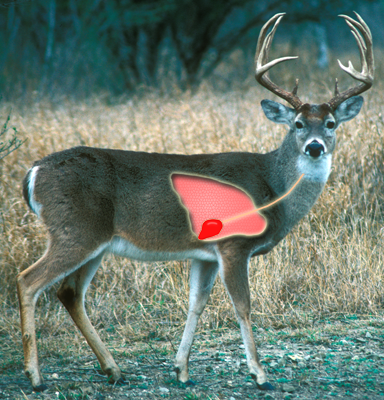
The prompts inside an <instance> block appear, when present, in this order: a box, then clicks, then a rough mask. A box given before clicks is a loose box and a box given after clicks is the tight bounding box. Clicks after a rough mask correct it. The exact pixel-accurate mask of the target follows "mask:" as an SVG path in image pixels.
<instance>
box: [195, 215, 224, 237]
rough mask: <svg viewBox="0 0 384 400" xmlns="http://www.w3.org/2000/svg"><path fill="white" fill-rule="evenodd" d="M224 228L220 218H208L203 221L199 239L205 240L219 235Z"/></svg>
mask: <svg viewBox="0 0 384 400" xmlns="http://www.w3.org/2000/svg"><path fill="white" fill-rule="evenodd" d="M222 229H223V223H222V222H221V221H220V220H218V219H208V220H207V221H205V222H204V223H203V226H202V227H201V232H200V235H199V239H200V240H203V239H207V238H210V237H212V236H215V235H218V234H219V233H220V231H221V230H222Z"/></svg>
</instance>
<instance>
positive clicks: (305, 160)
mask: <svg viewBox="0 0 384 400" xmlns="http://www.w3.org/2000/svg"><path fill="white" fill-rule="evenodd" d="M331 165H332V155H331V154H326V155H324V156H321V157H319V159H313V158H311V157H308V156H304V155H300V156H299V158H298V160H297V165H296V166H297V169H298V171H299V173H300V174H305V178H306V179H309V180H311V181H315V182H323V183H325V182H326V181H327V179H328V177H329V174H330V172H331Z"/></svg>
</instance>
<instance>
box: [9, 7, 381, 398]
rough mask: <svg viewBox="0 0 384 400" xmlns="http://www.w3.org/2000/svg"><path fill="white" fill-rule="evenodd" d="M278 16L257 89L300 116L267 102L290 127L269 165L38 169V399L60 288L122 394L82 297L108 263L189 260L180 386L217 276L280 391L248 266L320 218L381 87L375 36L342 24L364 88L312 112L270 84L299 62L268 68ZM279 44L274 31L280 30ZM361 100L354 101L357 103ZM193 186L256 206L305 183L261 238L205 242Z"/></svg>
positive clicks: (237, 160)
mask: <svg viewBox="0 0 384 400" xmlns="http://www.w3.org/2000/svg"><path fill="white" fill-rule="evenodd" d="M283 15H284V14H276V15H275V16H274V17H273V18H271V19H270V20H269V21H268V22H267V23H266V24H265V25H264V26H263V28H262V30H261V32H260V37H259V39H258V43H257V49H256V57H255V60H256V80H257V81H258V82H259V83H260V84H261V85H263V86H264V87H265V88H267V89H268V90H270V91H271V92H273V93H275V94H276V95H277V96H279V97H281V98H283V99H284V100H286V101H287V102H288V103H290V104H291V105H292V106H293V108H290V107H286V106H285V105H282V104H280V103H276V102H274V101H270V100H263V101H262V103H261V105H262V108H263V110H264V113H265V115H266V116H267V118H269V119H270V120H272V121H274V122H276V123H279V124H287V125H288V127H289V131H288V133H287V135H286V137H285V139H284V140H283V143H282V144H281V146H280V147H279V148H278V149H276V150H274V151H272V152H270V153H267V154H252V153H220V154H199V155H175V154H157V153H143V152H132V151H119V150H108V149H97V148H89V147H75V148H73V149H69V150H65V151H61V152H58V153H54V154H51V155H49V156H47V157H45V158H43V159H42V160H40V161H37V162H36V163H35V164H34V166H33V167H32V168H31V169H30V170H29V172H28V174H27V176H26V177H25V179H24V182H23V185H24V197H25V199H26V201H27V203H28V205H29V207H30V208H31V209H32V210H33V211H34V212H35V213H36V214H37V215H38V216H39V217H40V218H41V219H42V220H43V221H44V223H45V224H46V226H47V228H48V236H49V242H48V248H47V251H46V253H45V254H44V255H43V256H42V257H41V258H40V259H39V260H38V261H37V262H36V263H35V264H33V265H31V266H30V267H29V268H27V269H25V270H24V271H22V272H21V273H20V274H19V275H18V276H17V290H18V296H19V302H20V315H21V331H22V341H23V348H24V357H25V373H26V375H27V376H28V377H29V379H30V380H31V383H32V386H33V389H34V390H35V391H42V390H44V389H45V388H46V385H45V384H44V383H43V379H42V377H41V374H40V371H39V365H38V356H37V348H36V335H35V321H34V313H35V305H36V301H37V298H38V297H39V295H40V294H41V292H42V291H43V290H44V289H46V288H47V287H48V286H50V285H52V284H54V283H55V282H58V281H59V280H63V282H62V284H61V287H60V289H59V291H58V297H59V299H60V300H61V302H62V303H63V304H64V306H65V307H66V309H67V310H68V312H69V314H70V315H71V317H72V319H73V321H74V322H75V324H76V325H77V326H78V328H79V329H80V331H81V332H82V334H83V335H84V337H85V339H86V340H87V342H88V344H89V345H90V346H91V348H92V350H93V351H94V353H95V354H96V357H97V358H98V360H99V362H100V365H101V368H102V369H103V371H104V372H105V374H106V375H107V376H108V380H109V382H112V383H113V382H118V383H120V382H121V383H122V382H123V378H122V375H121V371H120V369H119V367H118V366H117V365H116V363H115V361H114V359H113V358H112V356H111V354H110V353H109V351H108V350H107V348H106V346H105V345H104V343H103V342H102V341H101V339H100V338H99V336H98V334H97V332H96V330H95V329H94V328H93V326H92V325H91V323H90V321H89V319H88V317H87V315H86V312H85V309H84V297H85V293H86V290H87V287H88V285H89V283H90V282H91V280H92V278H93V276H94V275H95V273H96V270H97V268H98V267H99V265H100V262H101V260H102V258H103V256H104V254H106V253H114V254H118V255H121V256H125V257H129V258H132V259H135V260H143V261H161V260H184V259H191V260H192V262H191V272H190V274H191V275H190V294H189V301H190V303H189V312H188V317H187V321H186V325H185V330H184V334H183V337H182V340H181V344H180V347H179V350H178V352H177V355H176V362H175V370H176V372H177V376H178V379H179V380H180V381H181V382H186V383H187V384H191V383H192V381H190V380H189V376H188V359H189V354H190V351H191V346H192V342H193V336H194V332H195V329H196V326H197V323H198V320H199V317H200V314H201V313H202V312H203V310H204V307H205V305H206V303H207V300H208V298H209V294H210V291H211V288H212V286H213V283H214V281H215V278H216V275H217V273H218V271H220V276H221V279H222V280H223V282H224V285H225V287H226V289H227V291H228V293H229V295H230V297H231V299H232V302H233V305H234V308H235V311H236V314H237V317H238V320H239V323H240V329H241V334H242V337H243V341H244V345H245V352H246V356H247V363H248V368H249V372H250V374H251V376H252V377H253V378H254V379H255V381H256V384H257V387H258V388H260V389H263V390H270V389H273V386H272V385H271V384H270V383H268V381H267V377H266V374H265V373H264V371H263V368H262V367H261V365H260V362H259V360H258V356H257V353H256V346H255V343H254V339H253V334H252V324H251V320H250V295H249V285H248V263H249V260H250V258H251V257H254V256H257V255H260V254H266V253H268V252H269V251H271V250H272V249H273V248H274V247H275V246H276V245H277V244H278V243H279V242H280V241H281V240H282V239H283V238H284V237H285V236H286V235H287V234H288V232H289V231H290V230H291V229H292V228H293V226H294V225H295V224H297V223H298V222H299V221H300V219H301V218H303V217H304V216H305V215H306V214H307V213H308V212H309V210H310V209H311V207H312V206H313V204H314V203H315V202H316V200H317V198H318V197H319V195H320V194H321V192H322V190H323V188H324V185H325V183H326V181H327V178H328V175H329V173H330V170H331V158H332V152H333V150H334V148H335V131H336V129H337V127H338V126H339V125H340V124H341V123H342V122H344V121H348V120H350V119H352V118H354V117H355V116H356V115H357V114H358V113H359V111H360V108H361V106H362V104H363V98H362V97H361V96H357V95H358V94H360V93H362V92H364V91H366V90H367V89H369V88H370V87H371V86H372V82H373V72H374V66H373V52H372V37H371V33H370V30H369V28H368V26H367V25H366V23H365V22H364V21H363V19H362V18H361V17H360V16H359V15H357V14H356V15H357V20H356V21H355V20H353V19H352V18H350V17H348V16H342V17H343V18H344V19H345V20H346V22H347V24H348V26H349V27H350V28H351V31H352V33H353V35H354V36H355V38H356V40H357V44H358V47H359V50H360V55H361V63H362V71H361V72H358V71H356V70H355V69H354V68H353V66H352V64H351V63H349V66H348V67H345V66H343V65H342V64H341V63H340V61H339V63H340V67H341V68H342V69H343V70H345V71H346V72H347V73H348V74H349V75H351V76H352V77H353V78H354V79H356V80H357V81H359V82H360V83H359V84H357V85H356V86H355V87H353V88H352V89H349V90H346V91H344V92H342V93H339V90H338V88H337V82H336V88H335V95H334V97H333V98H332V99H331V100H330V101H328V102H327V103H323V104H303V103H302V102H301V101H300V100H299V98H298V96H297V82H296V87H295V88H294V90H293V91H292V92H287V91H285V90H283V89H281V88H279V87H278V86H277V85H276V84H274V83H273V82H272V81H271V80H270V78H269V77H268V73H267V71H268V70H269V69H270V68H271V67H273V66H274V65H276V64H278V63H280V62H283V61H286V60H291V59H293V58H296V57H283V58H279V59H277V60H274V61H270V62H268V53H269V50H270V47H271V43H272V39H273V36H274V34H275V32H276V29H277V26H278V24H279V22H280V20H281V18H282V17H283ZM273 24H274V26H273V28H272V30H271V32H270V33H269V34H268V35H267V31H268V30H269V28H270V27H271V26H272V25H273ZM356 96H357V97H356ZM175 172H177V173H181V174H183V173H185V174H196V175H199V176H206V177H211V178H215V179H218V180H220V181H224V182H228V183H230V184H233V185H236V186H237V187H240V188H243V190H245V191H246V192H247V193H249V194H250V195H251V196H252V198H253V201H254V203H255V204H257V205H263V204H266V203H269V202H271V201H273V200H274V199H277V198H278V197H280V196H282V195H284V193H286V192H287V190H288V189H289V188H290V187H292V185H293V184H294V183H295V182H296V181H297V180H298V178H299V177H300V175H301V174H305V175H304V178H303V179H302V180H301V182H300V183H299V184H298V186H297V187H296V188H295V190H294V191H293V192H292V194H290V195H289V196H286V197H285V198H284V199H283V200H282V201H280V202H279V203H277V204H275V205H273V206H272V207H270V208H268V209H266V210H264V211H263V215H264V216H265V218H266V220H267V221H268V226H267V228H266V229H265V231H264V232H263V233H262V234H261V235H259V236H239V235H238V236H232V237H228V238H225V239H222V240H216V241H215V240H210V241H203V240H199V239H198V238H197V236H196V235H195V234H194V233H193V232H192V231H191V229H190V225H189V222H188V215H187V213H186V211H185V209H184V208H183V207H182V205H181V204H180V202H179V200H178V198H177V195H176V194H175V192H174V190H173V189H172V184H171V178H170V177H171V175H172V174H173V173H175Z"/></svg>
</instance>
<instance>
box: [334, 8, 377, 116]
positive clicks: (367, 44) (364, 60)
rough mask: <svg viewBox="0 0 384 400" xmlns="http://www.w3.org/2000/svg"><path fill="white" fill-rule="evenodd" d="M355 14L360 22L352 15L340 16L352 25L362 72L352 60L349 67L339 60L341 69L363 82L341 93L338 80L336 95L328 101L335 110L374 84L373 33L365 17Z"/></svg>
mask: <svg viewBox="0 0 384 400" xmlns="http://www.w3.org/2000/svg"><path fill="white" fill-rule="evenodd" d="M355 14H356V16H357V19H358V20H359V22H357V21H355V20H354V19H352V18H351V17H348V16H347V15H339V16H340V17H342V18H344V19H345V22H346V23H347V25H348V26H349V27H350V29H351V32H352V34H353V36H354V37H355V39H356V42H357V45H358V46H359V50H360V59H361V65H362V70H361V72H358V71H356V70H355V68H354V67H353V65H352V63H351V61H349V62H348V67H346V66H344V65H343V64H342V63H341V62H340V60H337V61H338V62H339V65H340V68H341V69H343V70H344V71H345V72H347V73H348V74H349V75H351V76H352V78H353V79H356V80H357V81H360V82H361V83H360V84H358V85H357V86H355V87H353V88H350V89H348V90H345V91H344V92H342V93H339V90H338V87H337V80H336V85H335V96H334V97H333V98H332V99H331V100H330V101H329V102H328V104H329V106H330V107H331V109H332V110H335V109H336V108H337V107H338V106H339V105H340V104H341V103H342V102H343V101H345V100H347V99H349V98H350V97H352V96H357V95H358V94H360V93H363V92H365V91H366V90H368V89H369V88H370V87H371V86H372V83H373V75H374V59H373V48H372V34H371V31H370V30H369V28H368V25H367V24H366V23H365V22H364V20H363V18H361V17H360V15H359V14H358V13H357V12H355Z"/></svg>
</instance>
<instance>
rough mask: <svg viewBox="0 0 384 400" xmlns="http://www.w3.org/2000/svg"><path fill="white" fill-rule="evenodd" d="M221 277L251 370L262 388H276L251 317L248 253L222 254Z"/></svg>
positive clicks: (258, 385)
mask: <svg viewBox="0 0 384 400" xmlns="http://www.w3.org/2000/svg"><path fill="white" fill-rule="evenodd" d="M221 267H222V268H221V270H220V273H221V277H222V279H223V282H224V284H225V286H226V288H227V290H228V293H229V295H230V297H231V300H232V303H233V305H234V308H235V311H236V314H237V317H238V320H239V323H240V329H241V335H242V338H243V342H244V346H245V353H246V356H247V364H248V368H249V372H250V374H251V376H252V378H253V379H255V381H256V384H257V387H258V388H259V389H261V390H274V387H273V386H272V385H271V384H270V383H269V382H268V381H267V376H266V374H265V372H264V370H263V367H262V366H261V364H260V362H259V358H258V356H257V351H256V345H255V341H254V338H253V333H252V324H251V319H250V314H251V303H250V294H249V283H248V255H244V256H239V255H238V254H236V253H233V254H226V255H222V265H221Z"/></svg>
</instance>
